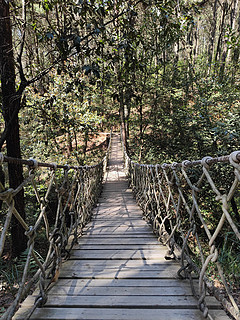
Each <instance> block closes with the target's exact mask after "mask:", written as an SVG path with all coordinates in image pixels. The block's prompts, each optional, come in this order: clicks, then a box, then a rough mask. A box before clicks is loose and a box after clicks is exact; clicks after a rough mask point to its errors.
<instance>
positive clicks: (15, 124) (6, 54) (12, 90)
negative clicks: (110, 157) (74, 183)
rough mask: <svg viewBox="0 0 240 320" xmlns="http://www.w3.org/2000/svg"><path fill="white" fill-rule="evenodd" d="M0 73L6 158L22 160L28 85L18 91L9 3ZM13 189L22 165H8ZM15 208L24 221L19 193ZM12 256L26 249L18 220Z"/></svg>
mask: <svg viewBox="0 0 240 320" xmlns="http://www.w3.org/2000/svg"><path fill="white" fill-rule="evenodd" d="M0 34H1V37H0V68H1V69H0V71H1V87H2V113H3V117H4V120H5V131H4V133H3V134H4V135H5V137H6V146H7V155H8V156H9V157H16V158H21V149H20V136H19V119H18V112H19V110H20V107H21V96H22V92H23V90H24V87H25V84H24V83H21V85H20V87H19V89H18V90H16V81H15V80H16V75H15V63H14V56H13V45H12V28H11V21H10V15H9V2H8V1H5V0H0ZM8 171H9V185H10V188H14V189H15V188H17V187H18V186H19V185H20V184H21V183H22V181H23V171H22V167H21V166H20V165H18V166H16V165H12V164H9V165H8ZM14 201H15V207H16V209H17V210H18V212H19V213H20V215H21V216H22V217H23V218H25V211H24V195H23V191H20V192H19V193H18V194H17V195H16V196H15V197H14ZM11 232H12V249H13V251H12V252H13V255H17V254H19V253H20V252H21V251H23V250H24V249H25V247H26V237H25V235H24V230H23V228H22V226H21V225H20V224H19V223H18V221H17V220H16V219H15V218H13V220H12V230H11Z"/></svg>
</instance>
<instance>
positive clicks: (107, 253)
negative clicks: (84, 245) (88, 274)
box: [70, 250, 166, 260]
mask: <svg viewBox="0 0 240 320" xmlns="http://www.w3.org/2000/svg"><path fill="white" fill-rule="evenodd" d="M165 253H166V250H91V251H87V252H86V251H81V250H73V252H72V255H71V258H70V259H76V258H77V259H141V260H146V259H159V258H160V259H161V258H164V256H165Z"/></svg>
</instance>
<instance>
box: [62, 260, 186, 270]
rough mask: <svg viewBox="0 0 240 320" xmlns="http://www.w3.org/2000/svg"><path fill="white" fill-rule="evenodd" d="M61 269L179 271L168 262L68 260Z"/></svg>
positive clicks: (174, 265) (177, 265)
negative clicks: (172, 269)
mask: <svg viewBox="0 0 240 320" xmlns="http://www.w3.org/2000/svg"><path fill="white" fill-rule="evenodd" d="M62 267H63V268H68V269H69V268H70V267H74V268H80V269H83V268H85V269H86V268H95V267H96V268H98V269H99V268H101V269H103V268H105V269H109V268H110V269H113V268H115V269H117V268H118V269H123V268H128V269H134V270H136V269H137V268H138V269H139V270H141V269H144V270H163V269H166V268H170V269H171V268H174V269H179V268H180V265H179V264H178V263H177V262H175V263H174V262H172V261H169V260H157V262H156V260H127V261H123V260H83V261H81V260H75V261H74V260H68V261H66V262H64V263H63V265H62Z"/></svg>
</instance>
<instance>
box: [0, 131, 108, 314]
mask: <svg viewBox="0 0 240 320" xmlns="http://www.w3.org/2000/svg"><path fill="white" fill-rule="evenodd" d="M110 147H111V134H110V141H109V144H108V149H107V152H106V155H105V157H104V158H103V160H102V161H101V162H100V163H98V164H96V165H92V166H68V165H58V164H55V163H40V162H37V161H36V160H34V159H30V160H22V159H14V158H9V157H6V156H4V155H3V154H0V164H3V163H4V162H8V163H12V164H22V165H23V166H24V171H25V179H24V181H23V183H22V184H21V185H20V186H19V187H18V188H16V189H15V190H14V189H11V188H8V189H7V190H1V192H0V200H1V201H3V202H4V208H3V209H2V213H1V214H2V215H3V216H4V217H5V219H4V221H3V226H2V231H1V239H0V254H1V255H0V256H2V253H3V252H4V248H5V245H6V239H7V238H8V237H9V228H10V225H11V220H12V217H13V216H15V218H16V219H17V220H18V221H19V222H20V224H21V225H22V227H23V228H24V230H25V234H26V236H27V237H28V244H27V250H26V252H27V253H26V260H25V265H24V269H23V273H22V279H21V283H20V285H19V289H18V292H17V294H16V298H15V300H14V302H13V303H12V304H11V306H10V307H9V308H8V309H7V310H6V312H5V313H4V314H3V316H2V318H1V319H12V316H13V315H14V313H15V312H16V310H17V308H18V306H19V303H20V302H21V301H22V300H23V299H24V298H25V297H26V296H27V295H28V294H29V292H30V290H32V288H33V286H34V285H36V284H38V286H39V296H38V297H37V298H36V300H35V304H34V305H33V306H32V308H31V310H30V311H29V314H28V317H27V318H26V319H28V318H29V317H30V316H31V314H32V313H33V311H34V310H35V309H36V308H37V307H39V306H42V305H43V304H44V303H45V302H46V300H47V292H48V290H49V287H50V286H51V283H53V282H56V281H57V279H58V277H59V273H60V267H61V264H62V262H63V261H64V260H66V259H67V258H68V256H69V254H70V251H71V249H72V247H73V245H74V244H76V243H77V241H78V238H79V237H80V236H81V234H82V230H83V227H84V226H85V225H86V223H87V222H89V220H90V219H91V212H92V208H93V207H94V205H95V204H96V202H97V199H98V196H99V194H100V192H101V187H102V179H103V174H104V171H105V170H106V166H107V161H108V158H109V153H110ZM44 168H45V169H44ZM41 179H42V180H44V187H42V184H43V182H41V183H40V180H41ZM23 188H24V189H25V193H28V197H30V201H29V203H30V204H29V203H27V205H26V211H27V210H29V211H30V210H31V212H30V213H28V215H27V218H26V219H25V220H24V219H23V218H22V217H21V214H20V212H18V211H17V209H16V208H15V204H14V197H15V196H16V195H17V194H18V193H19V192H20V191H21V190H22V189H23ZM2 189H3V186H2ZM29 194H30V196H29ZM28 204H29V207H28ZM42 248H45V250H44V253H43V255H41V254H39V250H42ZM33 264H34V266H35V269H34V272H33V271H32V267H31V266H32V265H33Z"/></svg>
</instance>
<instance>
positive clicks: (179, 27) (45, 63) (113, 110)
mask: <svg viewBox="0 0 240 320" xmlns="http://www.w3.org/2000/svg"><path fill="white" fill-rule="evenodd" d="M239 32H240V4H239V1H238V0H231V1H225V0H208V1H207V0H206V1H184V0H178V1H171V0H165V1H150V0H149V1H143V0H142V1H141V0H139V1H121V0H119V1H99V0H98V1H94V0H91V1H90V0H89V1H87V0H78V1H77V0H75V1H66V0H34V1H33V0H29V1H24V0H22V1H17V0H16V1H7V0H1V1H0V34H1V37H0V66H1V68H0V70H1V95H0V97H1V102H2V118H1V128H2V136H1V139H0V146H1V148H2V150H5V149H6V153H7V155H8V156H12V157H17V158H20V157H21V156H24V157H27V158H28V157H36V158H37V159H39V160H42V161H57V162H62V161H68V162H69V163H74V162H75V163H76V162H77V163H79V164H84V163H86V162H88V163H90V162H91V161H92V162H94V161H96V160H97V158H96V154H98V156H101V152H100V153H99V152H97V153H96V148H95V145H96V144H100V145H101V142H102V140H101V138H100V139H98V140H96V133H98V132H102V131H104V130H109V129H110V127H111V126H113V127H114V126H115V127H117V126H118V124H121V126H122V128H123V133H124V139H125V142H126V144H128V145H129V147H130V148H129V150H130V153H131V154H132V157H133V158H135V159H137V160H138V161H140V162H151V163H157V162H160V163H161V162H163V161H182V160H183V159H185V158H191V159H193V158H195V159H196V158H201V157H203V156H205V155H207V154H210V155H212V156H215V155H222V154H228V153H230V152H231V151H233V150H235V149H237V148H238V146H239V129H240V128H239V126H240V125H239V123H240V121H239V120H240V111H239V110H240V109H239V52H240V51H239V50H240V48H239V46H240V43H239ZM93 134H95V136H94V140H92V141H93V142H92V141H91V138H92V137H93ZM89 141H90V147H89ZM89 149H92V150H95V151H94V152H92V153H91V154H90V153H89V152H88V151H89ZM22 179H23V176H22V169H21V167H18V168H16V167H13V166H11V165H10V166H9V184H10V186H11V187H13V188H15V187H16V186H18V185H19V184H20V183H21V181H22ZM15 201H16V206H17V208H18V209H19V211H20V212H22V214H23V216H24V202H23V194H21V193H19V194H18V195H17V196H16V199H15ZM13 228H14V226H13ZM16 228H18V226H16ZM18 232H19V233H20V234H21V230H20V231H19V230H18V229H16V230H15V231H14V233H15V234H17V233H18ZM19 243H23V246H24V241H21V242H20V241H18V240H17V243H16V246H17V247H18V246H19ZM20 249H21V248H18V249H16V251H19V250H20Z"/></svg>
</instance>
